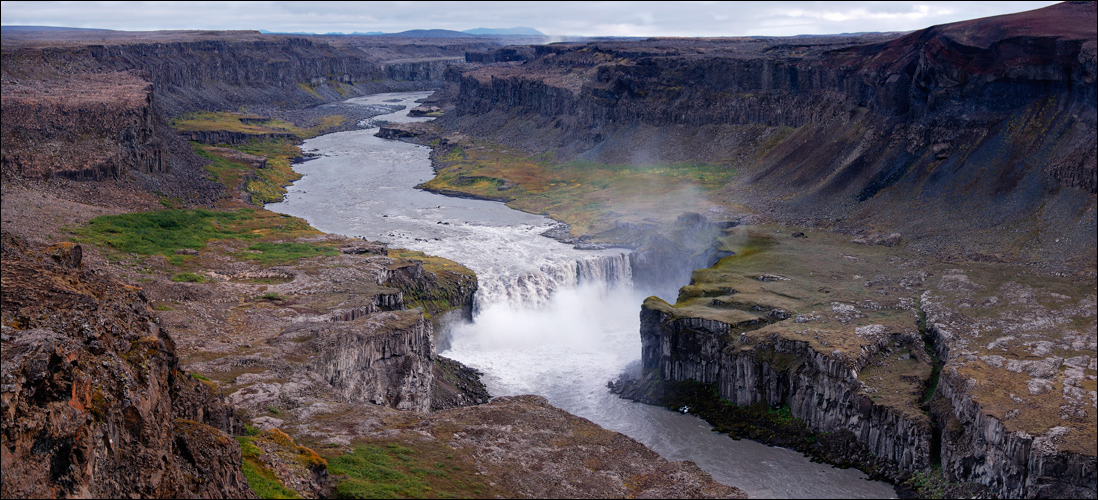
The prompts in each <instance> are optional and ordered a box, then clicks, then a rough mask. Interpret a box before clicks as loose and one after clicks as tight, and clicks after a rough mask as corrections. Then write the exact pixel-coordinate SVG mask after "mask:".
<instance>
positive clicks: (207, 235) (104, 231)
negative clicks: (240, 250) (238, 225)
mask: <svg viewBox="0 0 1098 500" xmlns="http://www.w3.org/2000/svg"><path fill="white" fill-rule="evenodd" d="M248 215H249V214H246V213H244V212H243V211H240V212H218V211H212V210H177V209H172V210H161V211H158V212H141V213H132V214H119V215H103V216H99V217H96V218H94V219H92V220H91V222H90V223H89V225H88V226H87V227H86V228H81V229H77V230H76V233H77V236H78V237H79V238H80V239H81V241H82V242H88V243H97V244H105V245H107V246H109V247H112V248H114V249H116V250H119V251H122V252H127V253H136V254H140V255H154V254H159V255H163V256H165V257H168V258H169V259H172V258H174V257H177V256H176V255H175V251H176V250H179V249H183V248H190V249H201V248H205V246H206V242H207V241H210V240H213V239H227V238H248V237H253V236H250V235H248V234H242V233H241V232H239V231H234V230H233V229H230V228H229V227H228V225H229V224H231V223H233V222H235V221H239V220H241V219H244V218H247V217H248Z"/></svg>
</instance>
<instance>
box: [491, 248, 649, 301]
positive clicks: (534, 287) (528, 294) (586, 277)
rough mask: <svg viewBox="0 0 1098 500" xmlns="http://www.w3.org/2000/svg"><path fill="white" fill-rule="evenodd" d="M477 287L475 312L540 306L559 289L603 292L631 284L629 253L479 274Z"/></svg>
mask: <svg viewBox="0 0 1098 500" xmlns="http://www.w3.org/2000/svg"><path fill="white" fill-rule="evenodd" d="M478 280H479V281H480V283H479V289H478V290H477V295H476V297H475V298H474V301H475V302H474V308H473V311H474V314H476V313H477V312H479V311H480V310H481V309H482V307H484V306H488V305H491V304H498V303H506V304H508V306H510V307H513V308H521V309H542V308H544V307H546V306H547V305H548V304H549V302H550V299H551V297H552V296H553V294H554V293H555V292H557V291H558V290H566V289H573V288H576V287H578V286H580V285H592V286H594V287H595V288H596V289H599V290H601V291H602V292H604V293H605V292H609V291H610V290H611V289H612V288H614V287H619V286H620V287H631V286H632V285H633V274H632V268H631V267H630V265H629V254H627V253H625V252H621V253H617V254H602V255H589V256H581V257H578V258H574V259H561V260H559V261H555V262H548V263H545V264H543V265H542V266H541V267H540V269H538V270H536V271H527V272H521V273H517V274H510V273H504V274H500V275H493V274H490V273H478Z"/></svg>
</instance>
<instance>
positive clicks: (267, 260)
mask: <svg viewBox="0 0 1098 500" xmlns="http://www.w3.org/2000/svg"><path fill="white" fill-rule="evenodd" d="M338 253H339V250H337V249H336V248H335V247H334V246H332V245H324V244H312V243H295V242H283V243H266V242H260V243H256V244H254V245H251V246H249V247H248V250H247V251H246V252H241V253H237V254H236V257H237V258H239V259H241V260H253V261H258V262H260V263H262V264H269V265H277V264H289V263H291V262H295V261H297V260H298V259H306V258H309V257H319V256H329V257H330V256H333V255H336V254H338Z"/></svg>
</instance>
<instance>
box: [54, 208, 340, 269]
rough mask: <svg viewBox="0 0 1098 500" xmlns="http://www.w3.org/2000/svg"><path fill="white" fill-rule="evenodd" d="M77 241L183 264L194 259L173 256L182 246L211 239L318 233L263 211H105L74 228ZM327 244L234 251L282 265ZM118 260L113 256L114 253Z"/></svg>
mask: <svg viewBox="0 0 1098 500" xmlns="http://www.w3.org/2000/svg"><path fill="white" fill-rule="evenodd" d="M75 232H76V234H77V240H78V241H79V242H81V243H87V244H94V245H101V246H106V247H109V248H112V249H114V250H117V251H119V252H124V253H134V254H138V255H144V256H148V255H162V256H164V257H165V258H167V259H168V260H169V261H170V262H171V263H172V264H175V265H177V266H178V265H183V264H185V263H187V262H189V261H192V260H194V257H191V256H186V255H176V251H177V250H180V249H185V248H187V249H195V250H197V249H202V248H205V247H206V244H207V243H208V242H209V241H211V240H255V239H261V238H264V237H269V236H284V237H285V236H289V237H295V236H299V235H300V236H304V235H312V234H318V233H319V231H317V230H315V229H313V228H312V227H310V226H309V225H308V223H306V222H305V221H303V220H301V219H298V218H296V217H290V216H288V215H282V214H275V213H272V212H268V211H265V210H254V209H240V210H236V211H233V212H222V211H213V210H175V209H173V210H161V211H157V212H141V213H133V214H120V215H105V216H100V217H96V218H94V219H92V220H91V222H90V223H89V225H88V226H87V227H84V228H78V229H76V230H75ZM335 253H336V250H335V249H334V248H331V247H330V246H325V245H314V244H299V243H274V244H272V243H262V244H256V245H253V248H251V249H250V251H249V252H245V253H244V254H240V255H238V257H240V258H242V259H245V260H254V261H259V262H260V263H285V262H289V261H292V260H294V259H297V258H302V257H309V256H314V255H334V254H335ZM116 258H117V257H116ZM173 280H175V281H193V282H203V281H204V280H205V278H204V277H200V276H199V275H196V274H193V273H179V274H177V275H176V276H175V277H174V278H173Z"/></svg>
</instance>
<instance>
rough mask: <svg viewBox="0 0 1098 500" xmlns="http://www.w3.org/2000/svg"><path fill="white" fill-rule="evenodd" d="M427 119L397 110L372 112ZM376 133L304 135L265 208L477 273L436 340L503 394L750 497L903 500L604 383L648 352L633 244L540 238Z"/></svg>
mask: <svg viewBox="0 0 1098 500" xmlns="http://www.w3.org/2000/svg"><path fill="white" fill-rule="evenodd" d="M428 95H430V92H406V93H393V94H378V95H373V96H367V97H361V98H356V99H351V100H349V101H347V102H349V103H352V104H362V105H377V104H399V105H403V106H406V107H407V108H411V107H414V106H415V105H416V104H415V101H416V100H420V99H423V98H425V97H427V96H428ZM428 119H430V118H412V117H408V116H407V112H406V111H398V112H395V113H392V114H388V115H382V116H378V117H375V118H374V119H373V121H374V123H377V122H380V121H390V122H396V121H422V120H428ZM365 125H367V126H372V125H373V124H365ZM376 132H377V129H376V128H374V127H372V128H368V129H362V130H356V131H350V132H339V133H335V134H329V135H325V136H321V137H317V138H314V139H310V140H308V141H306V142H305V144H304V145H303V146H302V148H303V149H304V150H306V151H312V152H316V153H318V154H319V155H320V156H319V157H318V158H317V159H314V160H311V161H308V162H306V163H303V164H299V165H295V167H294V168H295V170H297V171H298V172H300V173H302V174H303V175H304V177H303V178H302V179H300V180H299V181H297V182H296V183H294V185H293V186H291V187H290V188H289V192H288V193H287V195H286V198H285V200H284V201H283V202H280V203H274V204H269V205H267V208H268V209H270V210H272V211H275V212H281V213H285V214H289V215H294V216H298V217H302V218H304V219H305V220H307V221H308V222H309V223H310V224H312V225H313V226H314V227H316V228H317V229H320V230H322V231H325V232H329V233H337V234H343V235H347V236H357V237H364V238H366V239H369V240H375V241H384V242H386V243H388V244H390V245H391V246H393V247H400V248H408V249H412V250H420V251H423V252H426V253H429V254H432V255H438V256H441V257H445V258H448V259H451V260H454V261H457V262H459V263H461V264H463V265H465V266H466V267H468V268H470V269H472V270H473V271H475V272H476V273H477V277H478V281H479V284H480V289H479V290H478V292H477V296H476V308H475V310H476V313H475V318H474V321H473V322H472V323H468V324H459V325H453V326H452V328H451V329H450V331H449V332H446V333H445V334H444V335H446V338H444V339H439V341H438V345H440V346H445V350H444V351H443V352H440V354H441V355H444V356H447V357H450V358H453V359H456V360H458V361H461V362H462V363H465V364H467V365H469V366H471V367H473V368H476V369H478V370H480V371H482V372H483V373H484V377H483V379H484V382H485V384H486V385H487V386H488V390H489V392H490V393H491V394H492V395H493V396H505V395H517V394H538V395H542V396H545V397H546V398H548V400H549V402H550V403H552V404H553V405H555V406H558V407H560V408H563V409H564V410H567V411H569V412H571V413H573V414H576V415H579V416H581V417H584V418H587V419H589V420H591V421H593V422H595V423H597V424H599V425H601V426H603V427H605V428H607V429H611V430H614V431H618V432H622V433H624V434H626V435H628V436H630V437H632V438H634V439H636V440H638V441H640V442H642V443H644V444H645V445H647V446H649V447H650V448H652V449H653V450H655V451H657V452H658V453H660V454H661V455H663V456H664V457H666V458H668V459H670V460H693V461H694V462H695V463H697V464H698V465H699V466H700V467H702V468H703V469H705V470H707V471H709V473H710V474H712V475H713V477H714V478H715V479H716V480H718V481H721V482H723V483H726V484H729V485H733V486H737V487H739V488H742V489H743V490H745V491H746V492H747V493H748V494H749V495H750V496H752V497H761V498H888V497H894V496H895V491H894V490H893V489H892V487H891V486H889V485H888V484H885V483H881V482H876V481H869V480H867V479H866V478H865V475H864V474H862V473H861V472H859V471H855V470H841V469H837V468H834V467H831V466H828V465H824V464H816V463H812V462H810V461H809V460H808V459H807V458H805V457H804V456H802V455H800V454H799V453H796V452H793V451H790V450H786V449H782V448H773V447H768V446H764V445H762V444H759V443H755V442H752V441H746V440H742V441H734V440H732V439H729V438H728V437H727V436H724V435H721V434H717V433H715V432H712V431H711V429H710V426H709V425H708V424H706V423H705V422H704V421H702V420H701V419H699V418H697V417H694V416H692V415H683V414H680V413H676V412H672V411H668V410H665V409H663V408H659V407H654V406H648V405H644V404H640V403H635V402H631V401H627V400H623V399H619V398H618V397H617V396H615V395H613V394H611V393H610V392H609V391H608V390H607V388H606V382H607V381H609V380H611V379H614V378H616V377H617V376H618V374H620V373H621V372H622V371H623V370H624V369H625V367H626V366H627V365H628V364H630V363H631V362H633V361H636V360H638V359H639V358H640V336H639V333H638V332H639V327H640V318H639V312H640V303H641V301H642V300H643V298H644V297H645V295H646V294H645V293H644V291H642V290H634V289H633V286H632V276H631V273H630V266H629V260H628V252H627V251H625V250H621V249H608V250H600V251H580V250H574V249H573V248H572V247H571V246H570V245H565V244H562V243H560V242H558V241H555V240H552V239H550V238H547V237H544V236H542V233H544V232H546V231H548V230H550V229H552V228H553V227H555V226H556V223H555V222H554V221H552V220H550V219H548V218H545V217H542V216H537V215H532V214H527V213H523V212H518V211H516V210H512V209H510V208H507V207H506V206H505V205H503V204H502V203H497V202H489V201H481V200H472V199H465V198H452V197H446V196H441V195H436V194H433V193H428V192H425V191H421V190H418V189H415V186H416V185H418V184H420V183H422V182H425V181H427V180H429V179H430V178H431V177H433V175H434V173H433V171H432V169H431V164H430V160H429V158H428V154H429V148H427V147H425V146H418V145H414V144H408V143H404V142H400V141H392V140H385V139H380V138H378V137H374V133H376ZM687 278H688V277H686V276H684V277H683V283H685V282H686V280H687ZM671 298H672V299H673V297H671Z"/></svg>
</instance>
